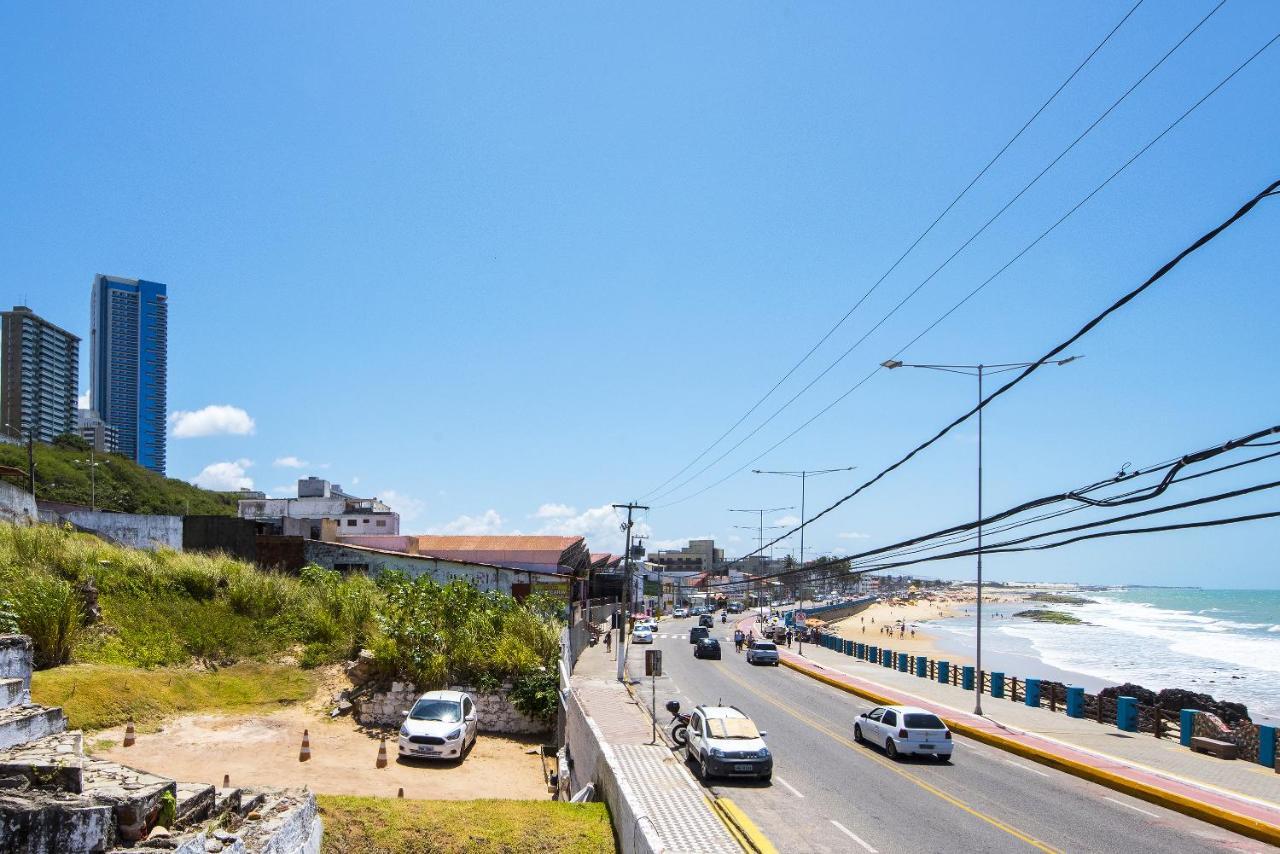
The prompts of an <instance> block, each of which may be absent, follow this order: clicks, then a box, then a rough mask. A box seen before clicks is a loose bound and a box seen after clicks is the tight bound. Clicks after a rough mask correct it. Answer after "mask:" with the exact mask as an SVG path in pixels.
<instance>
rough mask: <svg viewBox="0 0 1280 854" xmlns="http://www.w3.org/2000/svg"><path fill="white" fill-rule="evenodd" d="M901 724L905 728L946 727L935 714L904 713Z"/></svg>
mask: <svg viewBox="0 0 1280 854" xmlns="http://www.w3.org/2000/svg"><path fill="white" fill-rule="evenodd" d="M902 725H903V726H905V727H906V728H907V729H946V727H945V726H944V725H943V723H942V721H940V720H938V717H937V715H921V714H906V715H903V716H902Z"/></svg>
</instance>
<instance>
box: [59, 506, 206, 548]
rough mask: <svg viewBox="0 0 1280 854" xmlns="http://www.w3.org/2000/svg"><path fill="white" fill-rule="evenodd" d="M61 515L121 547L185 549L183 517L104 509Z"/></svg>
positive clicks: (69, 512) (73, 511) (70, 512)
mask: <svg viewBox="0 0 1280 854" xmlns="http://www.w3.org/2000/svg"><path fill="white" fill-rule="evenodd" d="M62 515H63V517H64V518H65V519H66V520H67V521H68V522H70V523H71V524H73V525H75V526H77V527H79V528H83V529H85V530H86V531H92V532H93V533H95V534H97V535H99V536H100V537H102V538H103V539H107V540H111V541H112V542H115V543H119V544H120V545H122V546H128V547H129V548H134V549H149V550H155V549H158V548H166V549H172V550H173V551H175V552H180V551H182V517H181V516H151V515H147V514H143V513H108V512H106V511H104V510H71V511H68V512H66V513H63V514H62Z"/></svg>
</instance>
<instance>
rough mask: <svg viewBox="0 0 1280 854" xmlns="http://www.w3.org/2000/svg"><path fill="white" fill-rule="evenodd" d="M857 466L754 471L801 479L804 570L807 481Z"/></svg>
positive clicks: (801, 560)
mask: <svg viewBox="0 0 1280 854" xmlns="http://www.w3.org/2000/svg"><path fill="white" fill-rule="evenodd" d="M856 468H857V466H845V467H844V468H838V469H801V470H800V471H761V470H760V469H752V470H751V471H752V473H753V474H780V475H783V476H784V477H798V478H800V568H801V569H804V521H805V516H804V510H805V494H804V493H805V481H807V480H808V478H809V475H814V476H815V477H816V476H818V475H822V474H833V473H835V472H838V471H853V470H854V469H856Z"/></svg>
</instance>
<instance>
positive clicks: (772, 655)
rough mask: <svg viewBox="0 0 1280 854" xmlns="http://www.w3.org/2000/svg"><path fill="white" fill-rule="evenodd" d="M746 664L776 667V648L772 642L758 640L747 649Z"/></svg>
mask: <svg viewBox="0 0 1280 854" xmlns="http://www.w3.org/2000/svg"><path fill="white" fill-rule="evenodd" d="M747 664H772V665H773V666H774V667H777V666H778V647H777V646H775V645H774V643H773V641H767V640H758V641H756V642H755V643H753V644H751V646H749V647H747Z"/></svg>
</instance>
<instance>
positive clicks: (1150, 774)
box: [783, 644, 1280, 826]
mask: <svg viewBox="0 0 1280 854" xmlns="http://www.w3.org/2000/svg"><path fill="white" fill-rule="evenodd" d="M803 649H804V653H803V657H802V656H801V655H799V647H798V646H794V645H793V647H792V649H791V650H790V651H785V650H784V651H783V657H784V659H785V660H786V662H787V663H788V665H789V666H792V667H793V668H795V669H802V670H807V671H809V672H811V673H814V674H817V675H820V676H823V677H826V678H827V679H832V680H835V681H837V682H840V683H842V684H844V685H847V686H850V687H852V688H854V689H857V690H858V691H861V692H864V693H870V694H878V695H880V696H883V697H885V698H886V699H888V700H891V701H892V702H894V703H898V704H903V705H915V706H921V707H923V708H927V709H930V710H931V711H934V712H935V713H937V714H939V715H940V716H943V717H945V718H946V719H948V720H952V721H956V722H958V723H961V724H964V725H967V726H969V727H971V728H974V729H977V730H982V731H985V732H988V733H990V734H992V735H994V736H998V737H1001V738H1004V739H1009V740H1012V741H1015V742H1017V743H1019V744H1022V745H1026V746H1027V747H1030V748H1032V749H1033V750H1035V751H1037V752H1039V753H1044V754H1049V755H1053V756H1059V757H1062V758H1064V759H1067V760H1069V761H1072V762H1076V763H1080V764H1083V765H1086V766H1089V767H1091V768H1096V769H1099V770H1103V771H1106V772H1109V773H1111V774H1116V775H1119V776H1121V777H1124V778H1126V779H1129V780H1132V781H1135V782H1138V783H1141V784H1145V785H1147V786H1153V787H1156V788H1158V789H1161V790H1163V791H1167V792H1171V793H1174V794H1176V795H1180V796H1183V797H1189V798H1192V799H1195V800H1197V801H1199V802H1201V803H1207V804H1210V805H1212V806H1216V807H1218V808H1220V809H1224V810H1228V811H1231V812H1234V813H1238V814H1240V815H1243V816H1246V817H1248V818H1251V819H1255V820H1257V821H1260V822H1263V823H1266V824H1270V825H1276V826H1280V774H1277V773H1275V772H1274V771H1273V770H1271V769H1268V768H1265V767H1263V766H1261V765H1258V764H1256V763H1252V762H1246V761H1240V760H1235V761H1226V760H1221V759H1216V758H1214V757H1210V756H1205V755H1202V754H1199V753H1193V752H1192V751H1191V750H1190V749H1188V748H1186V747H1183V746H1181V745H1180V744H1179V743H1178V741H1177V740H1176V739H1157V738H1155V737H1154V736H1152V735H1150V734H1148V733H1129V732H1123V731H1121V730H1119V729H1118V728H1116V727H1115V726H1108V725H1105V724H1098V723H1096V722H1094V721H1091V720H1086V719H1079V718H1069V717H1067V716H1066V715H1064V714H1062V713H1059V712H1052V711H1049V710H1048V709H1041V708H1035V707H1032V706H1026V705H1024V704H1022V703H1021V702H1018V703H1015V702H1012V701H1010V700H1008V699H995V698H993V697H990V696H984V697H983V701H982V708H983V712H984V714H983V715H982V716H981V717H979V716H977V715H974V714H972V710H973V692H972V691H965V690H963V689H961V688H957V687H954V686H951V685H945V684H941V683H939V682H936V681H931V680H929V679H925V678H920V677H917V676H914V675H911V674H909V673H902V672H899V671H896V670H892V669H890V668H886V667H881V666H878V665H875V664H872V663H870V662H866V661H860V660H858V659H856V658H854V657H853V656H846V655H842V654H840V653H838V652H835V651H833V650H829V649H826V648H823V647H821V646H817V645H814V644H805V645H804V647H803Z"/></svg>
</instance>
